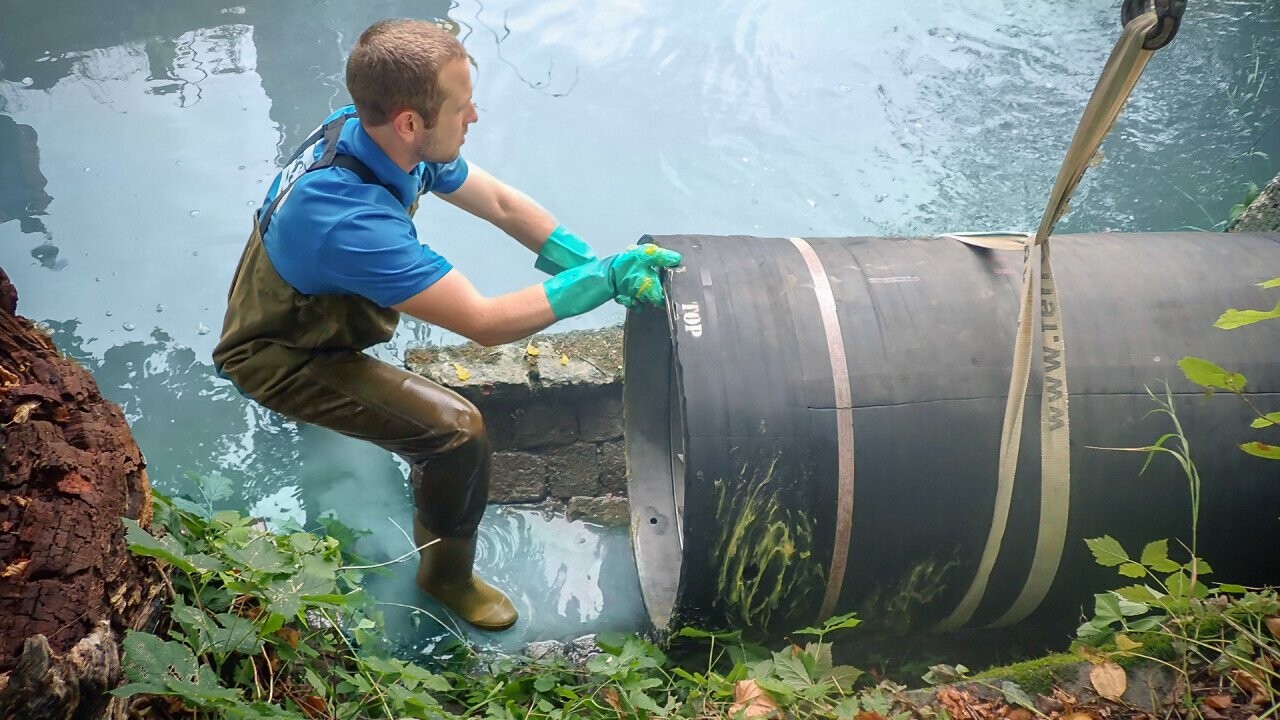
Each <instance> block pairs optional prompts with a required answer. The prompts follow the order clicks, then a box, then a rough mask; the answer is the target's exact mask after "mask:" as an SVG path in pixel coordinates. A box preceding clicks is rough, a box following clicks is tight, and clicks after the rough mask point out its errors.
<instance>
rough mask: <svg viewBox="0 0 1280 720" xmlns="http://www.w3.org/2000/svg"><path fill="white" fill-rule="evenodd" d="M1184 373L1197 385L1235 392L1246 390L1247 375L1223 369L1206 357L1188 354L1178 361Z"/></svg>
mask: <svg viewBox="0 0 1280 720" xmlns="http://www.w3.org/2000/svg"><path fill="white" fill-rule="evenodd" d="M1178 367H1179V368H1182V374H1183V375H1186V376H1187V379H1188V380H1190V381H1191V382H1193V383H1195V384H1196V385H1200V386H1201V387H1207V388H1220V389H1222V390H1229V391H1231V392H1234V393H1238V392H1241V391H1242V390H1244V386H1245V382H1246V380H1245V377H1244V375H1241V374H1240V373H1232V372H1227V371H1226V370H1223V369H1222V368H1220V367H1218V366H1217V365H1216V364H1214V363H1211V362H1209V361H1208V360H1205V359H1204V358H1198V357H1191V356H1187V357H1184V358H1182V359H1181V360H1179V361H1178Z"/></svg>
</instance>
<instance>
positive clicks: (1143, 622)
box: [1129, 615, 1165, 633]
mask: <svg viewBox="0 0 1280 720" xmlns="http://www.w3.org/2000/svg"><path fill="white" fill-rule="evenodd" d="M1164 619H1165V616H1164V615H1152V616H1151V617H1144V618H1142V619H1140V620H1136V621H1134V622H1132V623H1129V629H1130V630H1132V631H1133V632H1140V633H1143V632H1151V631H1153V630H1157V629H1159V628H1160V623H1162V622H1164Z"/></svg>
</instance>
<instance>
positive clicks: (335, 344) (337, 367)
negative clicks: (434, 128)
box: [213, 121, 516, 630]
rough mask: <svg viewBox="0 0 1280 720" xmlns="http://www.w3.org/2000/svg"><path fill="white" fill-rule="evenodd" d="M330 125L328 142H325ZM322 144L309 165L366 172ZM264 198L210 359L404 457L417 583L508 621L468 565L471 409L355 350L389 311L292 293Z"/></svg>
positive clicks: (393, 316) (293, 406)
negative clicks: (270, 237) (268, 231)
mask: <svg viewBox="0 0 1280 720" xmlns="http://www.w3.org/2000/svg"><path fill="white" fill-rule="evenodd" d="M336 124H337V126H338V129H339V130H340V129H341V122H340V121H337V122H336ZM332 134H333V137H332V140H331V141H330V142H327V143H326V148H329V149H332V148H336V146H337V137H336V135H337V133H336V132H333V133H332ZM331 153H332V150H329V152H327V153H326V156H325V157H324V158H321V159H320V160H318V161H316V164H314V165H313V166H312V167H311V168H310V169H312V170H314V169H318V168H319V167H323V166H327V164H329V163H332V164H339V165H342V166H344V167H348V168H351V169H353V170H357V173H358V174H361V177H362V178H364V179H365V180H366V182H369V181H370V178H371V177H372V173H371V172H369V171H368V169H367V168H365V167H364V166H363V164H362V163H359V161H356V164H358V167H356V166H354V165H353V164H352V163H351V160H354V158H351V157H350V156H345V155H338V156H336V158H335V157H331ZM326 161H327V162H326ZM321 163H325V165H321ZM360 170H363V171H364V172H365V173H368V174H367V175H365V174H362V173H360ZM372 181H373V182H377V181H376V179H374V180H372ZM286 191H287V188H280V190H279V194H280V195H283V194H284V193H285V192H286ZM276 205H277V203H272V205H271V206H269V207H268V208H267V209H266V210H264V211H263V213H262V216H263V217H262V218H261V220H258V219H255V223H254V228H253V234H252V235H251V236H250V238H249V242H248V245H247V246H246V247H245V250H244V254H243V256H242V257H241V258H240V264H239V266H238V267H237V269H236V273H235V278H234V280H233V281H232V285H231V292H230V294H229V296H228V307H227V314H226V319H225V321H224V324H223V331H222V338H221V340H220V341H219V343H218V346H217V348H216V349H215V350H214V353H213V360H214V364H215V366H216V367H217V368H218V371H219V373H220V374H222V375H224V376H225V377H228V378H230V379H231V380H232V381H233V382H234V383H235V384H236V385H237V386H238V388H239V389H240V391H241V392H243V393H244V394H245V395H248V396H249V397H251V398H253V399H254V400H257V401H258V402H259V403H261V404H262V405H264V406H266V407H268V408H270V409H272V410H274V411H276V412H278V413H280V414H282V415H285V416H287V417H290V418H293V419H296V420H300V421H302V422H306V423H312V424H314V425H320V426H322V427H326V428H329V429H331V430H335V431H337V432H340V433H342V434H344V435H348V436H351V437H354V438H360V439H362V440H368V441H369V442H372V443H374V444H376V445H378V446H380V447H383V448H386V449H387V450H389V451H391V452H393V453H396V454H397V455H399V456H401V457H402V458H404V459H405V461H406V462H408V463H409V466H410V468H411V469H410V473H409V480H410V484H411V485H412V487H413V501H414V505H415V507H416V510H417V511H416V512H415V514H414V522H413V526H414V541H415V542H416V543H417V545H419V546H422V545H424V544H426V543H428V542H432V541H435V542H434V543H433V544H431V545H430V546H428V547H426V548H424V549H423V550H422V551H421V555H422V558H421V561H420V563H419V567H418V585H419V586H421V587H422V589H423V590H425V591H426V592H428V593H430V594H431V595H433V596H435V597H436V598H437V599H439V600H440V601H441V602H443V603H444V604H445V605H447V606H448V607H449V608H450V609H452V610H454V611H455V612H457V613H458V614H459V615H461V616H462V617H463V619H465V620H467V621H468V622H470V623H472V624H473V625H476V626H477V627H480V628H484V629H495V630H496V629H502V628H505V627H509V626H510V625H511V624H512V623H514V622H515V620H516V610H515V607H514V606H513V605H512V604H511V601H510V600H509V599H507V597H506V596H505V595H503V594H502V593H501V592H500V591H498V590H496V589H495V588H493V587H491V586H489V585H488V584H487V583H485V582H484V581H483V580H480V579H479V578H476V577H475V576H474V575H473V574H472V572H471V566H472V562H473V560H474V558H475V542H476V528H477V527H478V525H479V524H480V518H481V516H482V515H483V514H484V508H485V502H486V500H487V499H488V493H489V470H490V463H491V456H492V451H491V448H490V445H489V439H488V436H487V435H486V433H485V427H484V422H483V420H482V419H481V417H480V411H479V410H477V409H476V407H475V406H474V405H472V404H471V403H470V402H468V401H467V400H466V399H464V398H462V397H461V396H460V395H458V394H457V393H455V392H453V391H452V390H449V389H447V388H444V387H442V386H440V385H438V384H436V383H433V382H431V381H430V380H427V379H426V378H424V377H422V376H420V375H417V374H415V373H411V372H408V371H406V370H403V369H401V368H397V367H393V366H391V365H388V364H387V363H384V362H382V361H380V360H377V359H375V358H373V357H370V356H368V355H366V354H365V353H364V352H363V350H364V349H365V348H368V347H370V346H373V345H376V344H378V343H382V342H386V341H388V340H390V339H391V336H392V334H393V333H394V332H395V328H396V325H397V323H398V322H399V319H400V313H399V312H397V311H395V310H393V309H391V308H383V307H380V306H379V305H377V304H376V303H374V302H372V301H370V300H368V299H366V298H364V297H360V296H356V295H336V294H335V295H304V294H302V293H300V292H298V291H297V290H295V289H294V288H293V287H292V286H291V285H289V284H288V283H287V282H285V281H284V279H283V278H281V277H280V276H279V274H277V273H276V270H275V268H274V266H273V265H272V264H271V260H270V258H269V257H268V255H267V252H266V248H265V247H264V246H263V243H262V234H263V232H264V230H265V227H266V225H267V223H268V222H269V221H270V214H271V213H272V212H273V211H274V209H275V206H276ZM415 207H416V203H415ZM412 209H413V208H411V209H410V212H412Z"/></svg>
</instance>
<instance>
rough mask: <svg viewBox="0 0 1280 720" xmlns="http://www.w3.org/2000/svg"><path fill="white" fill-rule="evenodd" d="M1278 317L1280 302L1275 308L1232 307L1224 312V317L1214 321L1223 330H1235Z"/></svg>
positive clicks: (1279, 314)
mask: <svg viewBox="0 0 1280 720" xmlns="http://www.w3.org/2000/svg"><path fill="white" fill-rule="evenodd" d="M1276 318H1280V302H1277V303H1276V306H1275V308H1273V309H1271V310H1236V309H1235V308H1231V309H1230V310H1228V311H1226V312H1224V313H1222V317H1220V318H1218V319H1217V321H1216V322H1214V323H1213V326H1214V327H1216V328H1219V329H1222V330H1234V329H1236V328H1238V327H1244V326H1245V325H1252V324H1254V323H1256V322H1262V321H1263V320H1274V319H1276Z"/></svg>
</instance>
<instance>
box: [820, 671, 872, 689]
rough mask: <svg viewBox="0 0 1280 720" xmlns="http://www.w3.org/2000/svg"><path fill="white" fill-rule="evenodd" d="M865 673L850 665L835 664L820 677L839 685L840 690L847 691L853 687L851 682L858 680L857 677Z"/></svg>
mask: <svg viewBox="0 0 1280 720" xmlns="http://www.w3.org/2000/svg"><path fill="white" fill-rule="evenodd" d="M865 674H866V673H864V672H863V671H861V670H859V669H858V668H856V667H853V666H852V665H836V666H835V667H833V668H831V669H830V670H828V671H827V674H826V675H825V676H824V677H823V678H822V679H823V680H824V681H826V682H833V683H835V684H837V685H839V686H840V689H841V690H844V691H845V692H848V691H849V690H850V689H851V688H852V687H853V684H854V683H856V682H858V678H860V677H862V676H863V675H865Z"/></svg>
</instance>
